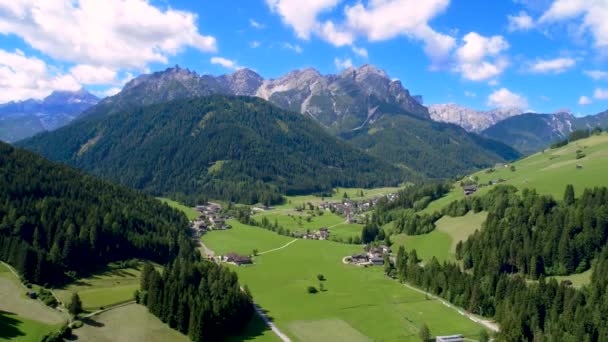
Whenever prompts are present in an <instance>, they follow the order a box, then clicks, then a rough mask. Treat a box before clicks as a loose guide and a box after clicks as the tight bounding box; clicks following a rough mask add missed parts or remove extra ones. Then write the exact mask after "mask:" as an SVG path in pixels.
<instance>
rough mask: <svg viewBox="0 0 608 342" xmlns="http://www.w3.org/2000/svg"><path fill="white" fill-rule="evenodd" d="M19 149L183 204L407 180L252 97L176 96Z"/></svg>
mask: <svg viewBox="0 0 608 342" xmlns="http://www.w3.org/2000/svg"><path fill="white" fill-rule="evenodd" d="M22 146H24V147H26V148H29V149H32V150H34V151H37V152H39V153H41V154H43V155H45V156H47V157H49V158H50V159H53V160H57V161H61V162H65V163H68V164H71V165H73V166H76V167H79V168H82V169H84V170H86V171H89V172H91V173H92V174H94V175H98V176H101V177H104V178H107V179H110V180H113V181H117V182H119V183H122V184H125V185H127V186H130V187H133V188H137V189H142V190H144V191H146V192H149V193H152V194H155V195H167V196H172V197H177V198H180V197H181V198H185V199H193V198H196V197H200V196H208V197H210V198H216V199H225V200H230V201H235V202H243V203H256V202H264V203H267V204H270V203H277V202H280V201H281V200H282V195H283V194H304V193H314V192H325V191H329V190H331V189H332V188H333V187H336V186H340V187H373V186H380V185H396V184H398V183H400V182H403V181H406V180H411V179H412V173H411V172H408V171H406V170H402V169H399V168H397V167H394V166H392V165H390V164H388V163H386V162H383V161H381V160H380V159H376V158H374V157H371V156H369V155H367V154H366V153H364V152H361V151H359V150H357V149H356V148H353V147H350V146H349V145H348V144H346V143H344V142H342V141H340V140H339V139H337V138H335V137H332V136H331V135H329V134H328V133H326V132H325V131H324V129H323V128H321V127H320V126H319V125H318V124H317V123H316V122H314V121H313V120H312V119H310V118H307V117H305V116H302V115H300V114H297V113H292V112H287V111H284V110H281V109H278V108H277V107H274V106H273V105H271V104H269V103H267V102H266V101H264V100H261V99H258V98H250V97H223V96H211V97H206V98H195V99H186V100H176V101H172V102H168V103H165V104H159V105H152V106H149V107H143V108H138V109H134V110H127V111H124V112H121V113H118V114H115V115H111V116H102V117H98V118H89V119H87V120H81V121H79V122H76V123H74V124H73V125H70V126H69V127H64V128H62V129H59V130H57V131H55V132H51V133H46V134H42V135H39V136H36V137H34V138H32V139H30V140H27V141H25V142H23V143H22Z"/></svg>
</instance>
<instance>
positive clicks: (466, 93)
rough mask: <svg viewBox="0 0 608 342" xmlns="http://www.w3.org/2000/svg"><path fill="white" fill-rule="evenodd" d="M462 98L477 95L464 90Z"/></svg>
mask: <svg viewBox="0 0 608 342" xmlns="http://www.w3.org/2000/svg"><path fill="white" fill-rule="evenodd" d="M464 96H466V97H477V93H475V92H473V91H469V90H465V91H464Z"/></svg>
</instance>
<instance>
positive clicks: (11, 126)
mask: <svg viewBox="0 0 608 342" xmlns="http://www.w3.org/2000/svg"><path fill="white" fill-rule="evenodd" d="M98 101H99V99H98V98H97V97H95V96H94V95H92V94H91V93H88V92H86V91H85V90H79V91H75V92H71V91H55V92H53V93H52V94H50V95H49V96H47V97H46V98H44V99H43V100H41V101H38V100H25V101H20V102H9V103H5V104H0V140H3V141H7V142H13V141H17V140H21V139H24V138H27V137H31V136H33V135H34V134H36V133H38V132H42V131H45V130H47V131H51V130H54V129H57V128H59V127H62V126H65V125H67V124H68V123H69V122H70V121H72V120H74V119H75V118H76V117H78V115H80V113H82V112H83V111H84V110H86V109H88V108H90V107H92V106H94V105H95V104H96V103H97V102H98Z"/></svg>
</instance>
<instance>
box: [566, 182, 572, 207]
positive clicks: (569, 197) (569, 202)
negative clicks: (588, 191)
mask: <svg viewBox="0 0 608 342" xmlns="http://www.w3.org/2000/svg"><path fill="white" fill-rule="evenodd" d="M564 203H565V204H566V205H572V204H574V186H573V185H572V184H568V185H567V186H566V191H565V192H564Z"/></svg>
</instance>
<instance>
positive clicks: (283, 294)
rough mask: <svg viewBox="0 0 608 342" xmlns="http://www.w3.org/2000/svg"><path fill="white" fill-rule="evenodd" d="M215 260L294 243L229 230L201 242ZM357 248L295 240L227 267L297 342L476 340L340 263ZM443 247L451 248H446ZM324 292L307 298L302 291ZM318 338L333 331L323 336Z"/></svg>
mask: <svg viewBox="0 0 608 342" xmlns="http://www.w3.org/2000/svg"><path fill="white" fill-rule="evenodd" d="M202 239H203V241H204V243H205V244H206V245H207V246H208V247H209V248H211V249H213V250H216V252H219V253H225V252H228V251H235V252H240V253H248V252H250V251H251V250H252V249H253V248H256V249H258V250H259V251H264V250H274V249H276V248H280V247H282V246H285V245H286V244H287V243H289V242H291V241H293V239H291V238H289V237H284V236H279V235H277V234H274V233H272V232H269V231H266V230H263V229H261V228H256V227H249V226H244V225H234V228H233V229H231V230H227V231H212V232H209V233H207V234H205V235H204V236H203V237H202ZM361 248H362V247H361V246H356V245H347V244H340V243H336V242H332V241H314V240H297V241H295V242H293V243H291V244H289V245H287V246H286V247H284V248H281V249H276V250H274V251H271V252H269V253H266V254H263V255H259V256H257V257H255V258H254V265H249V266H242V267H233V268H234V270H235V271H236V272H237V273H238V274H239V278H240V279H241V281H242V282H243V283H244V284H247V285H248V287H249V288H250V290H251V292H252V294H253V296H254V299H255V301H256V302H257V303H258V304H260V305H261V307H262V308H263V309H264V310H267V311H268V315H269V316H270V317H271V318H272V319H273V320H274V322H275V323H276V324H277V325H278V326H279V327H280V328H281V329H282V330H283V331H284V332H285V333H287V334H288V335H289V336H290V337H291V338H293V339H294V340H295V341H329V340H331V341H374V340H375V341H418V340H419V338H418V331H419V328H420V327H421V326H422V324H424V323H426V324H427V325H428V326H429V327H430V329H431V332H432V333H433V334H456V333H461V334H464V335H466V336H468V337H471V338H475V336H476V335H477V334H478V333H479V331H480V330H481V329H482V327H481V326H480V325H478V324H476V323H474V322H472V321H470V320H468V319H467V318H465V317H463V316H461V315H460V314H458V313H457V312H455V311H453V310H452V309H450V308H447V307H445V306H444V305H443V304H441V303H439V302H438V301H435V300H430V299H427V298H425V296H424V295H423V294H420V293H418V292H415V291H413V290H410V289H408V288H406V287H404V286H403V285H401V284H399V283H398V282H396V281H394V280H392V279H389V278H387V277H386V276H385V275H384V272H383V268H382V267H370V268H361V267H357V266H353V265H348V264H343V263H342V258H343V257H344V256H347V255H351V254H353V253H357V252H360V251H361V250H362V249H361ZM448 248H449V245H448ZM318 274H323V275H324V276H325V278H326V279H327V280H325V281H323V282H322V283H323V287H324V289H325V291H320V292H319V293H317V294H314V295H313V294H309V293H308V292H307V287H308V286H315V287H317V288H320V286H321V285H320V282H319V280H318V279H317V275H318ZM324 332H327V333H328V334H329V332H332V333H331V334H330V335H325V334H324Z"/></svg>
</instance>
